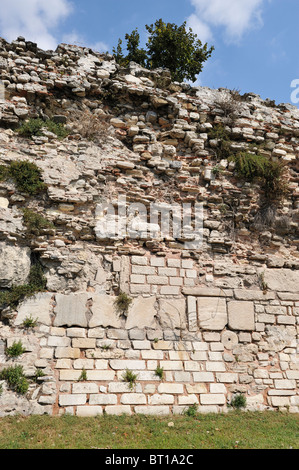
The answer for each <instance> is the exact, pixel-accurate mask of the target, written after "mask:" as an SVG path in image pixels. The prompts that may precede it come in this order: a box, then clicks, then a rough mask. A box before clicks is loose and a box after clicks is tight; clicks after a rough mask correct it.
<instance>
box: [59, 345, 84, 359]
mask: <svg viewBox="0 0 299 470" xmlns="http://www.w3.org/2000/svg"><path fill="white" fill-rule="evenodd" d="M55 357H56V358H57V359H64V358H66V359H67V358H68V359H78V358H79V357H80V349H78V348H68V347H66V348H65V347H57V348H56V349H55Z"/></svg>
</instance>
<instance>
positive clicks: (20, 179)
mask: <svg viewBox="0 0 299 470" xmlns="http://www.w3.org/2000/svg"><path fill="white" fill-rule="evenodd" d="M8 178H12V179H13V180H14V183H15V185H16V187H17V189H18V190H19V191H22V192H24V193H27V194H29V195H36V194H39V193H41V192H43V191H45V190H46V188H47V186H46V185H45V183H43V181H42V179H41V171H40V169H39V168H38V167H37V166H36V165H35V163H31V162H28V161H26V160H24V161H22V160H15V161H13V162H10V164H9V166H4V165H0V181H5V180H6V179H8Z"/></svg>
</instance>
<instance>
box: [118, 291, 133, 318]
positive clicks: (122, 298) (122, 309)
mask: <svg viewBox="0 0 299 470" xmlns="http://www.w3.org/2000/svg"><path fill="white" fill-rule="evenodd" d="M132 302H133V300H132V299H131V298H130V297H129V296H128V295H127V294H126V293H125V292H120V294H119V295H118V297H117V298H116V300H115V302H114V305H115V308H116V310H117V311H118V312H119V313H121V314H122V315H127V314H128V311H129V307H130V305H131V303H132Z"/></svg>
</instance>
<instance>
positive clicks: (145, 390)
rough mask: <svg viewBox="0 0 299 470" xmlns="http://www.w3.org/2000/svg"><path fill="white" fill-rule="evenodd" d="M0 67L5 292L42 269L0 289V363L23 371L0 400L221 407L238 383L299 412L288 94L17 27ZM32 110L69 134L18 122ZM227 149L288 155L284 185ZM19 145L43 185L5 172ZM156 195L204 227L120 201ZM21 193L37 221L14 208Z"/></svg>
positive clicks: (298, 194)
mask: <svg viewBox="0 0 299 470" xmlns="http://www.w3.org/2000/svg"><path fill="white" fill-rule="evenodd" d="M0 72H1V77H0V78H1V80H2V85H3V92H4V97H2V99H1V100H0V110H1V115H0V125H1V128H0V296H2V294H9V293H11V292H13V289H14V287H15V286H22V285H26V283H28V279H29V278H30V273H31V270H32V267H34V266H36V265H37V264H38V265H39V266H40V268H41V269H42V272H43V275H44V277H45V281H46V282H45V286H44V288H43V289H42V290H41V292H38V293H35V294H34V295H33V296H29V297H25V296H23V297H21V299H19V301H18V302H15V303H13V302H11V303H10V302H9V301H7V300H1V302H0V374H1V372H2V371H3V370H5V369H7V368H8V367H11V366H12V367H14V366H16V365H21V366H22V368H23V372H24V375H25V377H26V378H27V379H28V383H29V388H28V390H27V391H26V393H25V394H21V393H17V392H16V391H15V390H14V389H13V388H12V387H11V386H9V383H8V382H7V380H5V379H4V378H2V379H0V392H1V394H0V416H5V415H9V414H14V413H24V414H27V415H29V414H42V413H49V414H51V415H52V414H53V415H58V414H64V413H71V414H76V415H80V416H87V415H92V416H93V415H97V414H102V413H114V414H122V413H128V414H133V413H143V414H169V413H183V412H184V411H185V410H187V409H188V407H189V406H193V405H197V406H198V410H199V411H201V412H224V411H229V410H230V409H231V408H230V405H231V403H232V400H233V398H234V397H235V396H237V395H238V394H242V395H244V397H246V401H247V409H248V410H264V409H271V410H277V409H283V410H289V411H290V412H298V411H299V390H298V385H299V362H298V360H299V351H298V332H299V320H298V319H299V254H298V247H299V230H298V221H299V202H298V201H299V167H298V156H299V111H298V109H297V108H295V107H294V106H291V105H288V104H281V105H277V106H276V105H275V103H273V102H271V101H270V100H266V101H263V100H262V99H261V98H260V97H259V96H257V95H254V94H253V93H247V94H245V95H244V96H239V95H238V94H236V93H233V92H231V91H229V90H225V89H220V90H211V89H208V88H202V87H191V86H189V85H187V84H184V83H183V84H179V83H173V82H171V79H170V75H169V73H168V72H167V71H165V70H156V71H149V70H146V69H143V68H142V67H139V66H138V65H137V64H134V63H131V64H130V65H129V67H128V68H127V69H122V68H120V67H119V66H118V65H117V64H116V63H115V61H114V59H113V57H112V56H110V55H101V54H98V53H96V52H94V51H91V50H90V49H88V48H80V47H77V46H67V45H60V46H59V47H58V49H57V50H56V51H41V50H40V49H38V48H37V46H36V45H35V44H33V43H31V42H28V41H25V40H24V38H18V40H17V41H14V42H13V43H11V44H9V43H7V42H6V41H4V40H1V45H0ZM36 118H40V119H43V120H44V121H45V122H46V120H49V119H51V120H52V121H54V122H56V123H57V122H58V123H62V124H64V125H65V128H66V129H67V130H68V136H67V137H65V138H63V139H59V138H57V135H55V133H53V132H50V131H49V129H46V128H43V129H42V131H41V132H40V134H39V135H33V136H31V138H30V139H28V138H25V137H22V136H21V135H20V134H19V133H18V128H19V126H20V125H22V123H24V122H25V121H26V120H27V119H36ZM240 151H244V152H248V153H249V154H253V155H259V156H260V157H265V158H267V159H269V161H272V162H282V163H284V164H285V170H286V171H285V174H284V182H285V183H286V184H287V186H288V192H286V193H285V194H284V197H283V198H281V199H279V200H276V199H275V198H274V199H271V201H269V200H268V201H267V200H265V191H264V190H263V187H262V185H261V181H247V180H246V179H242V178H240V175H238V174H237V173H236V171H235V165H234V161H233V160H232V159H231V158H230V156H231V155H236V154H237V153H238V152H240ZM20 160H22V161H26V162H30V163H34V164H35V165H36V166H37V167H38V168H39V170H40V172H41V175H42V180H43V182H44V184H45V186H46V190H45V192H44V193H42V194H37V195H34V196H33V195H28V194H26V192H23V191H20V189H19V188H18V187H17V185H16V182H15V181H14V180H13V178H4V177H3V174H4V173H5V172H4V170H3V168H4V169H6V168H8V167H9V166H10V165H11V163H12V162H16V161H20ZM120 198H125V201H126V202H125V203H124V202H123V201H124V199H121V204H122V205H119V201H120ZM154 203H159V204H160V208H161V207H162V208H163V207H166V209H167V208H168V209H169V205H170V206H171V207H172V208H173V207H174V204H176V205H179V206H180V207H183V206H184V204H185V205H189V206H191V207H192V210H194V206H195V205H196V204H199V205H200V206H201V208H202V211H203V212H202V215H203V218H202V226H201V228H200V243H199V244H198V243H195V245H194V246H193V245H192V237H191V238H190V235H194V234H195V235H198V232H197V231H196V230H194V223H195V222H194V220H193V219H192V221H191V222H192V223H190V221H189V220H188V221H187V222H186V221H185V222H184V221H183V223H182V229H183V232H182V233H181V235H180V236H174V234H173V233H172V232H169V233H166V234H165V233H162V231H161V233H160V232H159V230H156V232H155V235H154V236H153V233H152V230H149V229H153V228H155V227H156V225H157V224H153V223H152V221H151V220H149V218H148V217H147V218H146V219H145V220H142V219H140V214H139V215H138V214H137V215H136V214H135V213H133V212H132V213H130V214H127V213H126V211H127V210H128V211H129V209H130V210H132V208H133V209H134V208H135V209H136V208H137V207H138V208H139V209H142V208H145V210H146V211H148V210H149V209H150V207H151V206H152V204H154ZM134 204H135V205H134ZM109 207H110V209H112V213H113V214H112V215H111V214H110V215H111V216H110V218H107V217H106V215H107V214H106V212H107V210H108V209H107V208H109ZM24 209H29V210H30V211H31V212H30V213H31V215H32V214H33V213H34V214H38V215H40V216H42V217H43V218H44V219H47V221H48V222H50V224H49V225H42V226H41V227H38V228H37V227H30V226H28V223H27V225H26V220H25V218H24ZM114 209H115V212H114ZM123 219H124V220H125V222H126V226H125V230H124V231H119V232H117V233H112V232H113V228H115V224H116V223H117V224H120V225H121V223H122V220H123ZM162 219H163V217H162ZM105 224H106V225H105ZM195 227H196V225H195ZM158 228H159V227H158ZM156 229H157V227H156ZM132 230H133V232H135V236H134V237H132ZM190 241H191V244H189V243H190ZM193 242H194V240H193ZM119 295H123V296H124V299H125V301H126V302H127V307H128V309H127V310H126V309H123V310H119V309H118V308H117V307H116V302H117V300H118V299H119ZM0 298H1V299H3V297H0ZM29 319H31V320H32V324H31V326H30V327H29V326H28V320H29ZM24 322H25V323H24ZM26 322H27V327H25V326H24V325H25V324H26ZM19 341H20V342H21V344H22V348H23V351H22V354H21V355H19V356H17V357H15V358H11V357H10V356H9V355H8V354H7V353H8V351H9V349H10V347H11V346H13V345H15V344H18V343H19ZM128 373H129V375H131V378H134V377H135V380H134V381H133V382H132V383H130V382H128V381H127V380H126V378H125V376H126V374H128ZM127 379H128V377H127Z"/></svg>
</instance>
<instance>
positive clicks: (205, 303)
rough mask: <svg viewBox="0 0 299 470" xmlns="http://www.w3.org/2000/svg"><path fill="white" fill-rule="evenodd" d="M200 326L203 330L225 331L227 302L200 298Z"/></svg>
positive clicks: (198, 301)
mask: <svg viewBox="0 0 299 470" xmlns="http://www.w3.org/2000/svg"><path fill="white" fill-rule="evenodd" d="M197 308H198V321H199V326H200V328H201V329H203V330H212V331H215V330H216V331H218V330H221V331H222V330H223V328H225V326H226V325H227V308H226V300H225V299H223V298H217V297H216V298H214V297H200V298H199V299H198V300H197Z"/></svg>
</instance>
